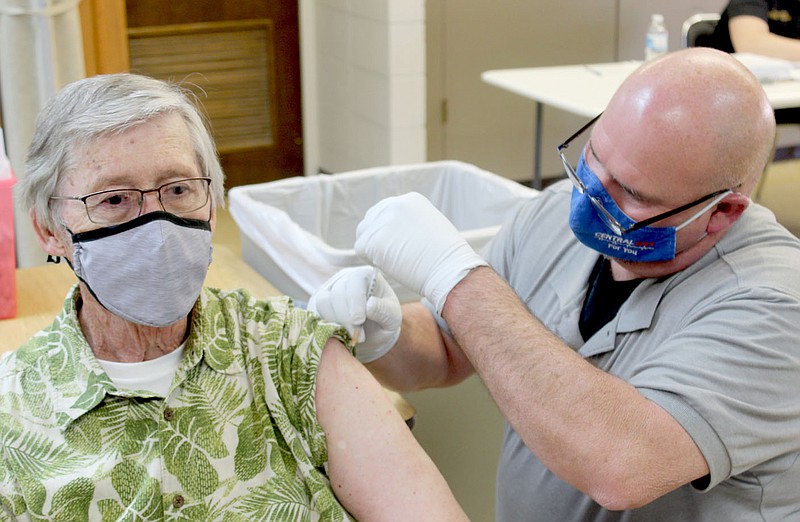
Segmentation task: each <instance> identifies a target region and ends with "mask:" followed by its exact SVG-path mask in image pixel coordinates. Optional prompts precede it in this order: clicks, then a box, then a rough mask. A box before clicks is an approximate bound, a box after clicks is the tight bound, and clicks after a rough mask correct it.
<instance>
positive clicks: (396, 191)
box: [228, 161, 538, 303]
mask: <svg viewBox="0 0 800 522" xmlns="http://www.w3.org/2000/svg"><path fill="white" fill-rule="evenodd" d="M407 192H419V193H420V194H422V195H423V196H425V197H427V198H428V199H429V200H430V201H431V202H432V203H433V204H434V205H435V206H436V207H437V208H438V209H439V210H440V211H441V212H442V213H443V214H444V215H445V216H447V217H448V219H450V221H451V222H452V223H453V224H454V225H455V227H456V229H458V230H459V231H460V232H461V234H462V236H463V237H464V238H465V239H466V240H467V242H469V244H470V245H471V246H472V247H473V248H474V249H475V250H477V251H480V250H481V249H482V248H483V247H484V246H485V245H486V244H487V243H488V242H489V240H490V239H491V238H492V237H493V236H494V235H495V234H496V233H497V231H498V230H499V228H500V225H501V224H502V222H503V221H504V220H505V218H506V217H507V216H509V215H510V214H511V213H513V212H514V211H515V210H516V209H517V208H518V207H519V205H521V204H522V203H524V202H525V201H527V200H529V199H531V198H533V197H535V196H536V195H537V194H538V191H536V190H533V189H531V188H528V187H525V186H523V185H521V184H519V183H517V182H514V181H512V180H509V179H507V178H504V177H502V176H499V175H497V174H493V173H491V172H487V171H485V170H482V169H480V168H478V167H476V166H474V165H470V164H467V163H462V162H459V161H439V162H430V163H421V164H415V165H403V166H392V167H378V168H370V169H364V170H357V171H351V172H345V173H340V174H333V175H325V174H321V175H316V176H308V177H295V178H288V179H282V180H278V181H272V182H268V183H259V184H254V185H245V186H240V187H234V188H231V189H230V190H229V192H228V203H229V208H230V213H231V215H232V216H233V219H234V220H235V221H236V224H237V225H238V227H239V230H240V232H241V240H242V257H243V259H244V260H245V262H247V263H248V264H250V265H251V266H252V267H253V268H254V269H255V270H256V271H258V272H259V273H260V274H261V275H263V276H264V277H265V278H266V279H267V280H268V281H269V282H270V283H272V284H273V285H274V286H275V288H277V289H278V290H280V291H281V292H283V293H285V294H286V295H289V296H291V297H293V298H294V299H295V300H297V301H298V302H299V303H306V302H307V301H308V298H309V296H310V295H311V293H313V292H314V290H316V289H317V288H318V287H319V285H321V284H322V283H323V282H325V281H326V280H327V279H328V278H329V277H331V276H332V275H333V274H335V273H336V272H337V271H339V270H340V269H342V268H346V267H351V266H358V265H362V264H364V261H363V260H361V259H360V258H359V257H358V256H357V255H356V253H355V251H354V250H353V244H354V243H355V235H356V227H357V225H358V223H359V222H360V221H361V219H362V218H363V217H364V214H366V212H367V210H368V209H369V208H370V207H372V206H373V205H374V204H375V203H377V202H378V201H380V200H382V199H384V198H387V197H390V196H398V195H400V194H405V193H407ZM389 282H390V283H391V284H392V287H393V288H394V290H395V291H396V292H397V295H398V297H399V298H400V300H401V301H403V302H408V301H412V300H416V299H419V296H417V295H416V294H415V293H414V292H412V291H411V290H409V289H406V288H404V287H402V286H401V285H400V284H399V283H397V282H395V281H391V280H390V281H389Z"/></svg>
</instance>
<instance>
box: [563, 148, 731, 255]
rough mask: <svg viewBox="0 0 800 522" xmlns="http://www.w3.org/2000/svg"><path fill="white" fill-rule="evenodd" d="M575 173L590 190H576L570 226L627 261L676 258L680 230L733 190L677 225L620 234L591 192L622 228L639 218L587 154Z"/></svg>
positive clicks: (589, 243)
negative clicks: (607, 184) (598, 173)
mask: <svg viewBox="0 0 800 522" xmlns="http://www.w3.org/2000/svg"><path fill="white" fill-rule="evenodd" d="M575 174H576V176H577V178H578V179H579V180H580V181H581V182H582V183H583V184H584V185H585V187H586V191H585V192H584V193H582V192H581V191H580V190H578V188H577V187H575V188H573V190H572V201H571V207H570V213H569V226H570V228H571V229H572V232H573V233H574V234H575V237H577V238H578V240H579V241H580V242H581V243H583V244H584V245H586V246H587V247H589V248H591V249H593V250H596V251H597V252H600V253H601V254H603V255H605V256H608V257H613V258H616V259H620V260H623V261H634V262H640V263H652V262H657V261H669V260H671V259H674V258H675V245H676V234H677V232H678V230H680V229H681V228H683V227H685V226H686V225H688V224H689V223H691V222H692V221H694V220H695V219H697V218H698V217H700V216H701V215H703V213H705V212H706V211H707V210H709V209H710V208H711V207H713V206H714V205H716V204H717V203H719V202H720V201H721V200H722V199H723V198H724V197H725V196H727V195H728V194H730V193H731V191H730V190H726V191H723V192H721V193H720V194H718V195H716V197H714V198H713V199H711V202H710V203H709V204H707V205H706V206H704V207H703V208H702V209H701V210H700V211H699V212H698V213H697V214H695V215H694V216H692V217H691V218H689V219H688V220H687V221H685V222H684V223H682V224H681V225H679V226H677V227H653V226H644V227H641V228H636V229H635V230H631V231H629V232H625V233H623V234H618V233H616V232H615V231H614V230H613V229H612V228H611V227H610V226H609V225H608V224H606V222H605V221H604V219H603V218H602V217H601V215H600V212H601V211H600V210H598V209H597V208H595V206H594V204H593V203H592V201H591V199H590V197H589V196H590V195H591V196H592V197H594V198H595V199H596V200H598V201H599V202H600V204H601V205H602V207H603V208H604V209H605V210H606V211H607V212H608V214H610V215H611V216H612V217H613V218H614V219H615V220H616V221H617V222H618V223H619V224H620V225H621V228H622V230H627V229H629V228H630V227H632V226H634V225H636V221H634V220H633V219H631V218H630V217H629V216H627V215H626V214H625V213H624V212H622V210H621V209H620V208H619V207H618V206H617V204H616V203H615V202H614V200H613V199H612V198H611V196H610V195H609V194H608V192H607V191H606V189H605V187H603V184H602V183H600V180H599V179H597V176H596V175H595V174H594V172H592V171H591V170H590V169H589V167H588V166H587V165H586V161H585V160H584V156H583V154H581V159H580V161H579V162H578V168H577V169H576V171H575ZM703 237H705V236H703ZM701 239H702V238H701Z"/></svg>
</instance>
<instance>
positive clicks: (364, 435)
mask: <svg viewBox="0 0 800 522" xmlns="http://www.w3.org/2000/svg"><path fill="white" fill-rule="evenodd" d="M316 403H317V417H318V419H319V422H320V424H321V425H322V427H323V429H324V430H325V435H326V438H327V444H328V470H329V475H330V479H331V486H332V488H333V491H334V493H335V494H336V496H337V497H338V498H339V500H340V502H341V503H342V505H344V506H345V508H346V509H347V510H348V511H350V513H352V514H353V515H354V516H355V517H356V518H358V519H359V520H423V519H430V520H467V518H466V516H465V515H464V513H463V511H462V510H461V508H460V507H459V505H458V503H457V502H456V500H455V497H453V494H452V492H451V491H450V488H449V487H448V486H447V483H446V482H445V480H444V478H443V477H442V475H441V474H440V473H439V470H438V469H437V468H436V466H435V465H434V464H433V461H431V460H430V458H429V457H428V455H427V454H426V453H425V452H424V450H423V449H422V447H421V446H420V445H419V444H418V443H417V441H416V439H415V438H414V436H413V435H412V434H411V431H410V430H409V429H408V426H406V424H405V422H404V421H403V419H402V418H401V417H400V415H399V414H398V413H397V411H396V410H395V409H394V407H393V406H392V404H391V402H390V401H389V399H388V398H387V396H386V395H385V393H384V392H383V388H382V387H381V385H380V384H379V383H378V382H377V381H376V380H375V378H374V377H372V375H370V373H369V372H368V371H367V370H366V369H365V368H364V367H363V366H362V365H361V363H359V362H358V361H357V360H356V359H355V358H354V357H353V356H352V355H351V354H350V353H349V352H348V351H347V349H346V348H345V347H344V345H342V343H341V342H339V341H338V340H336V339H330V340H328V343H327V344H326V345H325V348H324V350H323V352H322V358H321V361H320V366H319V371H318V373H317V389H316ZM415 515H416V516H415ZM432 515H433V516H432Z"/></svg>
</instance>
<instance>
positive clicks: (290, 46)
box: [126, 0, 303, 187]
mask: <svg viewBox="0 0 800 522" xmlns="http://www.w3.org/2000/svg"><path fill="white" fill-rule="evenodd" d="M126 16H127V32H128V44H129V50H130V70H131V72H136V73H141V74H147V75H149V76H154V77H158V78H163V79H170V80H175V81H179V82H181V81H183V82H185V83H186V84H187V86H188V87H190V88H191V89H192V90H194V91H195V92H196V93H197V94H198V96H199V98H200V100H201V102H202V104H203V106H204V108H205V110H206V112H207V115H208V117H209V120H210V122H211V127H212V130H213V132H214V135H215V140H216V142H217V148H218V150H219V153H220V157H221V160H222V166H223V168H224V170H225V175H226V178H227V181H226V187H232V186H237V185H243V184H250V183H259V182H263V181H271V180H275V179H279V178H284V177H289V176H298V175H302V174H303V141H302V119H301V108H300V57H299V56H300V55H299V53H300V45H299V32H298V10H297V0H169V1H167V2H165V1H163V0H127V2H126Z"/></svg>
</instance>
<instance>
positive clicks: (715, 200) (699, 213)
mask: <svg viewBox="0 0 800 522" xmlns="http://www.w3.org/2000/svg"><path fill="white" fill-rule="evenodd" d="M728 194H733V191H732V190H727V191H725V192H723V193H722V194H720V195H719V196H717V197H715V198H714V199H712V200H711V202H710V203H709V204H708V205H706V206H705V207H703V209H702V210H700V212H698V213H697V214H695V215H694V216H693V217H692V218H691V219H689V220H688V221H686V222H685V223H681V224H680V225H678V226H677V227H675V232H677V231H678V230H681V229H682V228H683V227H685V226H686V225H688V224H690V223H692V222H694V221H695V220H696V219H698V218H699V217H700V216H702V215H703V214H705V213H706V212H708V211H709V210H711V209H712V208H713V207H714V205H716V204H717V203H719V202H720V201H722V200H723V199H725V198H726V197H728ZM707 237H708V232H706V231H703V235H702V236H700V237H699V238H697V241H695V242H694V243H692V244H691V245H687V246H686V247H685V248H681V249H680V250H677V251H676V252H675V255H676V256H677V255H678V254H680V253H682V252H685V251H687V250H689V249H690V248H692V247H693V246H695V245H696V244H698V243H699V242H700V241H702V240H704V239H705V238H707Z"/></svg>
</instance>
